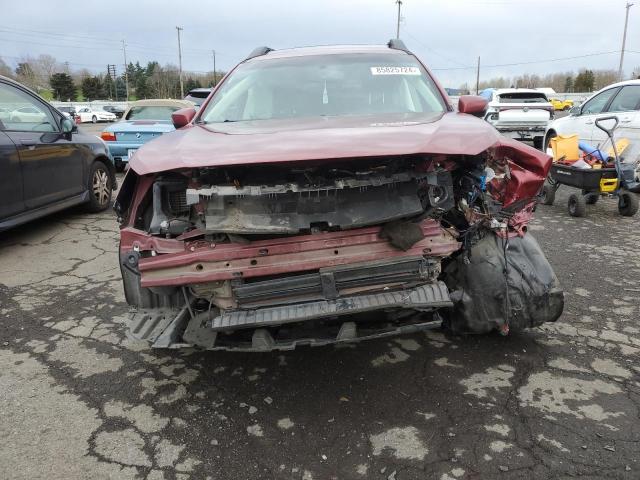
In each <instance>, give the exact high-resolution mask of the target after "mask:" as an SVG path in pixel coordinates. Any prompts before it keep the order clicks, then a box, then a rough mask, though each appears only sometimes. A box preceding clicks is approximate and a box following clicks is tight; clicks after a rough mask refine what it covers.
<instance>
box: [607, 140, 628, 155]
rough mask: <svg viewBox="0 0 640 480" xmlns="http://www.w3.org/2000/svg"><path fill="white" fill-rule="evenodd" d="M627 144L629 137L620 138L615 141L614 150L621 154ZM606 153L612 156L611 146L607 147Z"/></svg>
mask: <svg viewBox="0 0 640 480" xmlns="http://www.w3.org/2000/svg"><path fill="white" fill-rule="evenodd" d="M628 146H629V139H628V138H621V139H620V140H618V141H617V142H616V150H618V155H622V152H624V151H625V149H626V148H627V147H628ZM607 155H608V156H609V157H613V156H615V155H614V154H613V147H609V150H607Z"/></svg>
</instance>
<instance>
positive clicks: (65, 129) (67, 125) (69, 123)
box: [60, 117, 78, 134]
mask: <svg viewBox="0 0 640 480" xmlns="http://www.w3.org/2000/svg"><path fill="white" fill-rule="evenodd" d="M60 127H62V133H66V134H70V133H73V132H77V131H78V129H77V128H76V124H75V123H73V120H71V119H70V118H67V117H64V118H63V119H62V121H61V122H60Z"/></svg>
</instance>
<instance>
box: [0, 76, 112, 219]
mask: <svg viewBox="0 0 640 480" xmlns="http://www.w3.org/2000/svg"><path fill="white" fill-rule="evenodd" d="M0 108H2V109H7V110H12V111H17V110H20V109H23V110H25V111H26V110H27V109H28V111H29V114H28V115H27V114H25V115H13V116H2V117H1V118H0V172H2V174H1V175H0V231H1V230H6V229H8V228H11V227H14V226H16V225H19V224H21V223H25V222H28V221H30V220H34V219H36V218H39V217H42V216H44V215H48V214H50V213H53V212H55V211H58V210H62V209H64V208H68V207H71V206H73V205H79V204H86V206H87V209H88V210H90V211H92V212H99V211H102V210H105V209H106V208H108V207H109V205H110V204H111V195H112V191H113V190H114V189H115V188H116V179H115V169H114V166H113V163H112V162H111V160H110V159H109V153H108V150H107V147H106V146H105V144H104V142H103V141H102V140H100V139H99V138H97V137H95V136H93V135H86V134H84V133H81V132H79V131H78V128H77V127H76V125H75V124H74V122H73V121H72V120H71V119H69V118H67V117H66V116H65V115H63V114H62V113H61V112H60V111H58V110H56V109H55V108H54V107H52V106H51V105H50V104H48V103H47V102H46V101H45V100H43V99H42V98H41V97H39V96H38V95H36V94H35V93H33V92H32V91H31V90H29V89H27V88H26V87H23V86H22V85H20V84H19V83H17V82H14V81H13V80H10V79H8V78H6V77H2V76H0Z"/></svg>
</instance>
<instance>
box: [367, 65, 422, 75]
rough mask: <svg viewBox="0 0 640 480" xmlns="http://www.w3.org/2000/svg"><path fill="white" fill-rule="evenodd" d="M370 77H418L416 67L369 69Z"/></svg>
mask: <svg viewBox="0 0 640 480" xmlns="http://www.w3.org/2000/svg"><path fill="white" fill-rule="evenodd" d="M371 75H420V69H419V68H418V67H371Z"/></svg>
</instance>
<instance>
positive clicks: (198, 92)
mask: <svg viewBox="0 0 640 480" xmlns="http://www.w3.org/2000/svg"><path fill="white" fill-rule="evenodd" d="M211 90H212V89H211V88H194V89H193V90H190V91H189V93H187V96H186V97H184V99H185V100H189V101H190V102H193V103H195V104H196V105H197V106H200V105H202V104H203V103H204V101H205V100H206V99H207V97H208V96H209V94H210V93H211Z"/></svg>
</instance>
